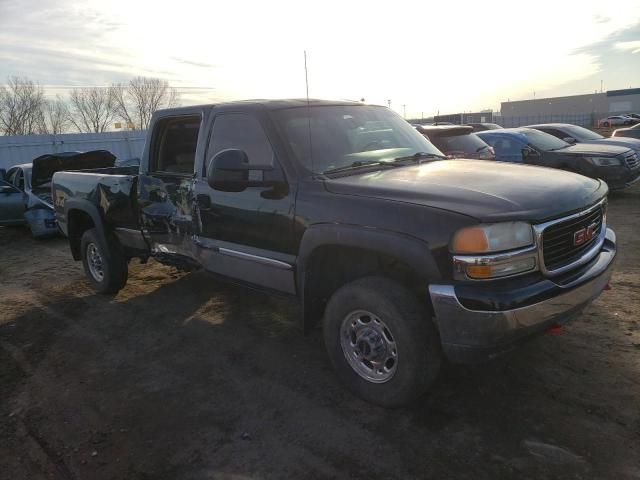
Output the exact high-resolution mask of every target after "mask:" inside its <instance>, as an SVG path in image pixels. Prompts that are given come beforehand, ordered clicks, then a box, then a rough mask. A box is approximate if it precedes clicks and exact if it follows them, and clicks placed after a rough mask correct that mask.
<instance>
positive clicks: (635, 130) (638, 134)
mask: <svg viewBox="0 0 640 480" xmlns="http://www.w3.org/2000/svg"><path fill="white" fill-rule="evenodd" d="M611 136H612V137H616V138H617V137H629V138H638V139H640V123H638V124H637V125H634V126H633V127H629V128H618V129H617V130H614V131H613V133H612V134H611Z"/></svg>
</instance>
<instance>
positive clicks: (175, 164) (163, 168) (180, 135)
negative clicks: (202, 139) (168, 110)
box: [150, 116, 201, 174]
mask: <svg viewBox="0 0 640 480" xmlns="http://www.w3.org/2000/svg"><path fill="white" fill-rule="evenodd" d="M200 123H201V122H200V117H199V116H185V117H170V118H166V119H164V120H161V121H160V122H159V123H158V124H157V125H156V127H155V128H154V130H155V134H154V139H153V145H152V150H151V152H152V153H151V155H152V157H151V165H150V167H151V171H155V172H167V173H179V174H193V173H194V164H195V158H196V147H197V145H198V133H199V132H200Z"/></svg>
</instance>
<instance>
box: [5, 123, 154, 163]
mask: <svg viewBox="0 0 640 480" xmlns="http://www.w3.org/2000/svg"><path fill="white" fill-rule="evenodd" d="M145 135H146V131H126V132H107V133H67V134H63V135H26V136H4V137H3V136H0V168H4V169H7V168H9V167H11V166H13V165H17V164H20V163H29V162H31V161H32V160H33V159H34V158H36V157H39V156H40V155H44V154H46V153H60V152H70V151H79V152H86V151H89V150H108V151H110V152H111V153H113V154H114V155H115V156H116V157H117V158H118V159H120V160H126V159H128V158H134V157H141V156H142V150H143V148H144V140H145Z"/></svg>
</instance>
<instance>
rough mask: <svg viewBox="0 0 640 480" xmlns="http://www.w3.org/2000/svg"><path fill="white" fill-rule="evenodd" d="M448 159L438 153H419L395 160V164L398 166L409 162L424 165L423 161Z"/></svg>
mask: <svg viewBox="0 0 640 480" xmlns="http://www.w3.org/2000/svg"><path fill="white" fill-rule="evenodd" d="M446 158H447V157H445V156H444V155H438V154H437V153H428V152H417V153H414V154H413V155H408V156H406V157H398V158H394V159H393V163H395V164H398V163H402V162H409V161H412V162H418V163H422V161H423V160H444V159H446Z"/></svg>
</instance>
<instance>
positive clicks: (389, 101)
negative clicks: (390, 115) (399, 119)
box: [387, 99, 391, 108]
mask: <svg viewBox="0 0 640 480" xmlns="http://www.w3.org/2000/svg"><path fill="white" fill-rule="evenodd" d="M387 106H388V107H389V108H391V99H389V100H387Z"/></svg>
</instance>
